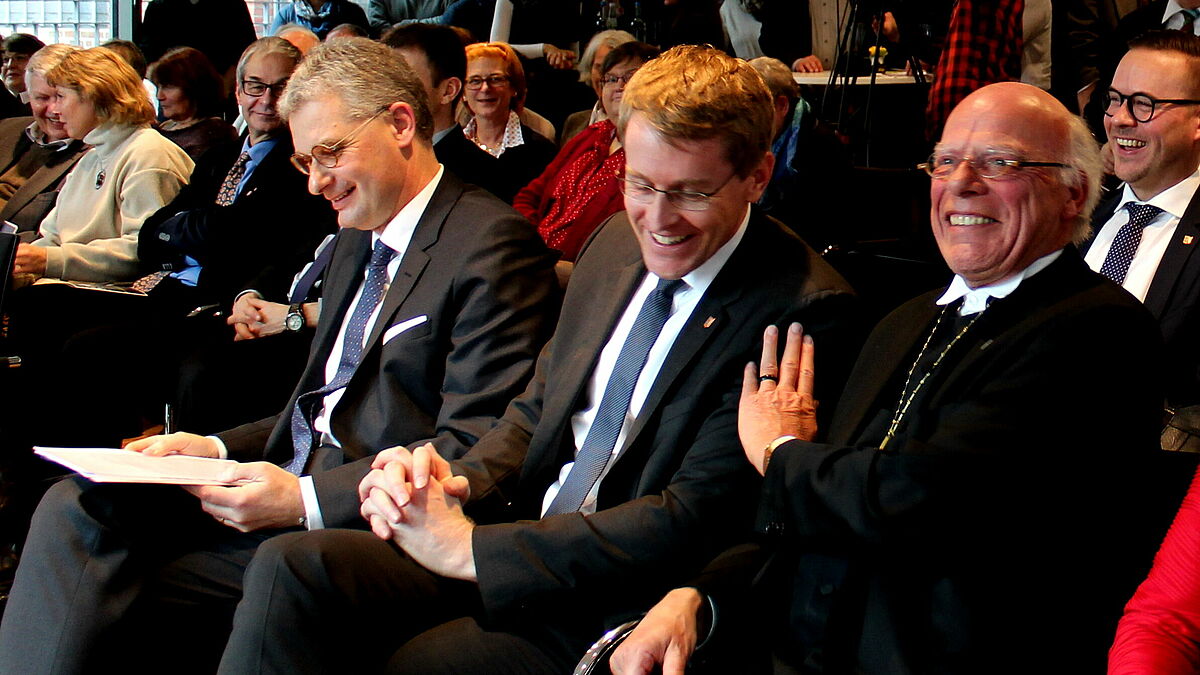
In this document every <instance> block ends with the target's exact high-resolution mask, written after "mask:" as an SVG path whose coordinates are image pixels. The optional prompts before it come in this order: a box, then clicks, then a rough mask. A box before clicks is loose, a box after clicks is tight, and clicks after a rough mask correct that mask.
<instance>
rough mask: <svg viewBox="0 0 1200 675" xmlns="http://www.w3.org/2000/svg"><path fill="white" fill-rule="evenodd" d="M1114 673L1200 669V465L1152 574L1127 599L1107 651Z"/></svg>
mask: <svg viewBox="0 0 1200 675" xmlns="http://www.w3.org/2000/svg"><path fill="white" fill-rule="evenodd" d="M1108 672H1109V675H1128V674H1132V673H1139V674H1145V675H1151V674H1152V675H1177V674H1178V675H1183V674H1185V673H1187V674H1189V675H1190V674H1192V673H1197V672H1200V471H1197V473H1196V477H1194V478H1193V479H1192V485H1191V487H1190V488H1188V493H1187V496H1186V497H1184V499H1183V505H1182V506H1180V507H1179V513H1177V514H1176V515H1175V521H1174V522H1173V523H1171V529H1170V530H1169V531H1167V536H1166V538H1165V539H1164V540H1163V544H1162V547H1161V548H1159V550H1158V555H1156V556H1155V557H1154V567H1152V568H1151V569H1150V575H1149V576H1148V577H1147V578H1146V580H1145V581H1143V582H1142V585H1141V586H1139V587H1138V589H1137V592H1136V593H1134V595H1133V599H1132V600H1130V601H1129V604H1127V605H1125V615H1124V616H1123V617H1121V623H1120V624H1118V625H1117V638H1116V641H1115V642H1114V643H1113V646H1112V649H1110V650H1109V652H1108Z"/></svg>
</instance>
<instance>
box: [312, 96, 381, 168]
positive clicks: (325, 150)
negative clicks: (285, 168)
mask: <svg viewBox="0 0 1200 675" xmlns="http://www.w3.org/2000/svg"><path fill="white" fill-rule="evenodd" d="M387 111H388V108H382V109H381V110H380V111H379V112H377V113H375V114H374V115H371V116H370V117H368V118H367V119H365V120H363V123H362V124H360V125H358V126H357V127H355V128H354V130H353V131H351V132H350V133H348V134H346V135H345V136H343V137H342V140H340V141H338V142H336V143H333V144H330V145H327V144H325V143H318V144H317V145H314V146H313V147H312V150H311V151H310V152H309V153H308V154H305V153H303V152H297V153H293V154H292V166H294V167H296V169H298V170H299V171H300V173H302V174H304V175H305V176H307V175H308V174H309V172H310V171H311V170H312V163H313V161H314V160H316V162H317V164H320V165H321V166H323V167H325V168H326V169H332V168H334V167H335V166H337V163H338V158H339V157H341V155H342V153H343V152H345V151H346V148H348V147H350V140H351V139H353V138H354V137H355V136H356V135H357V134H358V132H360V131H362V130H363V129H365V128H366V127H367V125H368V124H370V123H371V122H372V121H373V120H374V119H375V118H376V117H379V116H380V115H382V114H383V113H385V112H387Z"/></svg>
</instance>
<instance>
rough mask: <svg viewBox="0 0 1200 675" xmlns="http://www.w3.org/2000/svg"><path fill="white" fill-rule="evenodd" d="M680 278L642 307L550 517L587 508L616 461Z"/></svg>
mask: <svg viewBox="0 0 1200 675" xmlns="http://www.w3.org/2000/svg"><path fill="white" fill-rule="evenodd" d="M683 285H684V282H683V281H682V280H681V279H660V280H659V282H658V286H656V287H655V289H654V290H653V291H652V292H651V293H650V295H649V296H648V297H647V298H646V301H645V302H644V303H642V308H641V310H639V311H638V315H637V319H635V320H634V322H633V328H631V329H630V331H629V337H627V338H625V344H624V345H622V346H621V353H620V354H619V355H618V356H617V362H616V364H614V366H613V371H612V375H610V376H609V378H608V385H607V386H606V387H605V388H604V395H603V396H602V397H601V398H600V409H599V410H598V411H596V419H595V420H593V421H592V427H591V429H589V430H588V434H587V437H586V438H584V439H583V447H581V448H580V449H579V454H578V455H576V456H575V464H574V465H573V466H572V467H571V471H570V473H568V474H567V479H566V480H565V481H563V484H562V488H561V489H560V490H559V491H558V494H557V495H555V496H554V501H552V502H550V508H548V509H546V515H547V516H553V515H556V514H559V513H571V512H572V511H578V510H579V507H580V506H583V500H584V499H585V498H586V497H587V495H588V493H589V492H591V491H592V486H593V485H595V484H596V481H597V480H599V478H600V474H601V473H603V472H604V467H605V466H607V465H608V461H609V459H611V458H612V452H613V448H614V447H615V446H616V444H617V436H619V435H620V433H621V427H622V426H623V425H624V424H625V416H626V415H627V414H628V413H629V399H630V398H632V397H633V387H634V385H636V384H637V381H638V376H639V375H641V373H642V368H643V367H645V365H646V357H647V356H649V354H650V348H651V347H653V346H654V342H655V341H656V340H657V339H658V334H659V333H661V332H662V329H663V325H665V324H666V323H667V317H669V316H671V302H672V299H673V297H674V295H675V292H676V291H677V290H679V287H680V286H683Z"/></svg>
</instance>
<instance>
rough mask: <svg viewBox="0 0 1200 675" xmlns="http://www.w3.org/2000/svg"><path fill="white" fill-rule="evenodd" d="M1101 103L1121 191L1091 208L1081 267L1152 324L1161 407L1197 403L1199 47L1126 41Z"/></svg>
mask: <svg viewBox="0 0 1200 675" xmlns="http://www.w3.org/2000/svg"><path fill="white" fill-rule="evenodd" d="M1107 102H1108V106H1107V108H1106V109H1105V110H1104V114H1105V117H1104V129H1105V131H1106V132H1107V133H1108V141H1109V143H1108V145H1109V148H1110V149H1111V151H1112V153H1113V171H1114V173H1116V175H1117V177H1118V178H1120V179H1121V180H1123V181H1125V185H1124V186H1123V187H1121V189H1120V190H1119V191H1117V192H1116V193H1115V194H1114V195H1113V197H1112V198H1111V199H1109V200H1108V201H1106V202H1105V203H1103V204H1101V205H1100V207H1099V208H1097V209H1096V215H1095V217H1094V218H1093V219H1092V225H1093V227H1094V228H1095V231H1096V235H1095V238H1094V239H1093V240H1092V241H1091V244H1090V246H1089V248H1088V249H1087V251H1086V256H1085V259H1086V260H1087V263H1088V265H1089V266H1090V267H1091V268H1092V269H1094V270H1096V271H1097V272H1099V273H1100V274H1103V275H1104V276H1106V277H1108V278H1110V279H1112V280H1113V281H1115V282H1116V283H1118V284H1121V286H1122V287H1124V288H1125V290H1127V291H1129V292H1130V293H1132V294H1133V296H1134V297H1136V298H1137V299H1138V300H1141V301H1142V302H1143V303H1144V304H1145V305H1146V308H1147V309H1149V310H1150V313H1151V314H1153V315H1154V317H1155V318H1156V319H1158V324H1159V328H1160V329H1161V330H1162V333H1163V339H1164V341H1165V342H1166V346H1167V359H1166V366H1167V370H1166V371H1165V374H1166V377H1167V403H1168V406H1169V407H1171V408H1179V407H1184V406H1191V405H1196V404H1200V350H1198V349H1197V344H1200V254H1198V253H1196V250H1197V248H1200V197H1198V196H1197V195H1198V194H1200V168H1198V167H1200V38H1197V37H1195V36H1193V35H1188V34H1186V33H1183V32H1180V31H1177V30H1172V31H1153V32H1150V33H1146V34H1145V35H1143V36H1142V37H1140V38H1138V39H1136V40H1134V41H1132V42H1131V43H1130V44H1129V51H1128V52H1126V54H1125V56H1124V57H1123V58H1122V59H1121V62H1120V64H1119V65H1118V66H1117V70H1116V73H1115V74H1114V76H1113V80H1112V86H1111V87H1110V88H1109V90H1108V97H1107Z"/></svg>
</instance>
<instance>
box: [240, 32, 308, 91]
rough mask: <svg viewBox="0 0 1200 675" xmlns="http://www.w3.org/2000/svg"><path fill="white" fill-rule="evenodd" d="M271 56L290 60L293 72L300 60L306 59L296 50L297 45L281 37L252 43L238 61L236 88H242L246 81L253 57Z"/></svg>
mask: <svg viewBox="0 0 1200 675" xmlns="http://www.w3.org/2000/svg"><path fill="white" fill-rule="evenodd" d="M269 54H280V55H282V56H284V57H285V58H287V59H289V60H290V61H291V62H292V69H293V70H295V68H296V64H298V63H300V59H303V58H304V55H303V54H301V53H300V50H299V49H296V46H295V45H293V44H292V43H290V42H288V41H287V40H284V39H283V38H281V37H275V36H270V37H265V38H259V39H257V40H255V41H254V42H251V43H250V46H249V47H246V51H244V52H242V57H241V58H240V59H238V64H237V81H238V84H237V85H236V86H239V87H240V86H241V82H242V80H243V79H245V77H246V64H247V63H249V62H250V58H251V57H253V56H259V55H262V56H267V55H269Z"/></svg>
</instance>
